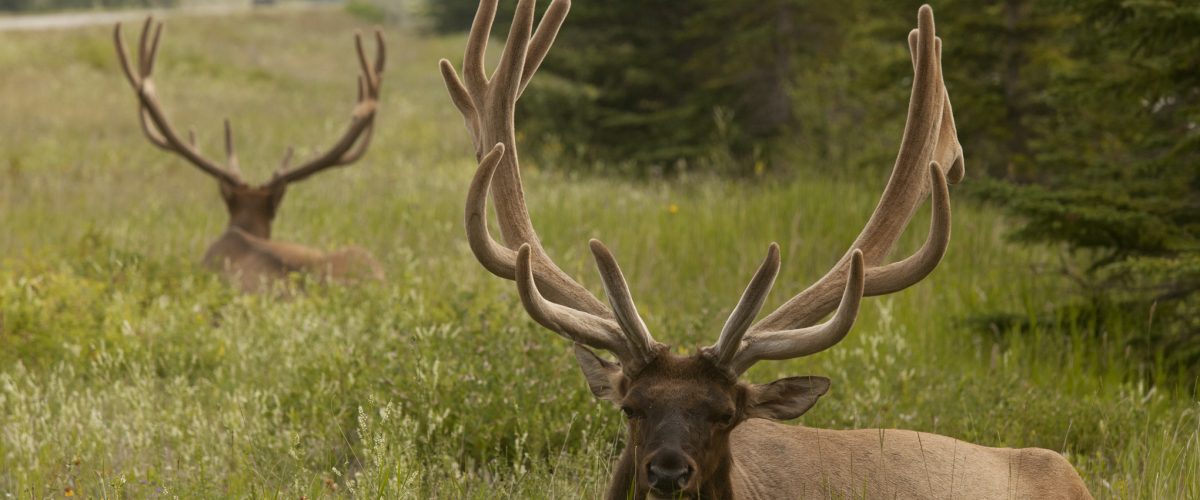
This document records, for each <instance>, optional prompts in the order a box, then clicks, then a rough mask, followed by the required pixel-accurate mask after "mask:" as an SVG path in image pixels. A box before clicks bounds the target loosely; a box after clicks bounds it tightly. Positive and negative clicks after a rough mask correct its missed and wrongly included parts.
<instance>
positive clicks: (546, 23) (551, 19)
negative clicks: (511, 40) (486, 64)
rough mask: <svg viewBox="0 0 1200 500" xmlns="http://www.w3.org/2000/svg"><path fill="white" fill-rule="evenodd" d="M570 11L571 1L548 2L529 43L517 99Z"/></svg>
mask: <svg viewBox="0 0 1200 500" xmlns="http://www.w3.org/2000/svg"><path fill="white" fill-rule="evenodd" d="M570 10H571V0H553V1H551V2H550V7H548V8H547V9H546V12H545V13H544V14H542V20H541V22H539V23H538V27H537V31H536V32H534V33H533V39H532V40H530V41H529V49H528V54H527V55H526V56H525V67H524V68H523V69H522V70H521V88H520V89H519V90H518V91H517V97H518V98H520V97H521V94H524V93H525V87H527V86H528V85H529V81H530V80H532V79H533V75H534V74H536V73H537V70H538V68H539V67H541V66H542V61H544V60H545V59H546V54H548V53H550V47H551V46H553V45H554V39H555V38H557V37H558V30H559V29H560V28H562V25H563V22H564V21H566V20H567V12H569V11H570Z"/></svg>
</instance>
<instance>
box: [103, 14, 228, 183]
mask: <svg viewBox="0 0 1200 500" xmlns="http://www.w3.org/2000/svg"><path fill="white" fill-rule="evenodd" d="M162 28H163V25H162V23H158V24H155V23H154V18H152V17H147V18H146V21H145V24H144V25H143V27H142V33H141V35H140V37H139V42H138V61H137V69H138V70H137V73H134V71H133V64H132V63H131V61H130V60H129V55H128V54H127V53H126V51H125V41H124V39H123V37H122V36H121V24H120V23H117V25H116V26H115V27H114V28H113V41H114V43H115V44H116V49H117V57H118V59H120V62H121V69H122V71H124V72H125V77H126V79H127V80H129V85H130V86H131V87H133V90H134V91H135V92H136V93H137V96H138V103H139V106H138V120H139V122H140V125H141V128H142V132H143V134H145V136H146V138H147V139H149V141H150V143H151V144H154V145H155V146H157V147H159V148H162V149H164V150H167V151H171V152H173V153H176V154H178V155H179V156H182V157H183V158H184V159H186V160H188V161H189V162H191V163H192V164H193V165H195V166H196V167H197V168H199V169H200V170H201V171H203V172H205V173H207V174H209V175H211V176H213V177H216V178H217V179H219V180H220V181H222V182H226V183H229V184H233V185H242V184H243V183H242V180H241V178H240V177H239V176H238V175H237V174H236V173H234V172H230V171H228V170H226V169H225V168H223V167H222V166H221V165H218V164H217V163H215V162H213V161H211V160H209V159H207V158H204V157H203V156H201V155H200V154H199V151H198V150H197V148H196V146H195V139H194V136H190V137H192V138H191V139H189V141H188V142H184V141H183V140H182V139H180V137H179V134H177V133H176V132H175V129H174V128H172V127H171V124H170V121H168V120H167V118H166V114H165V113H163V111H162V108H161V106H160V105H159V103H158V98H157V97H156V96H155V93H154V82H153V80H152V79H151V74H152V73H153V71H154V60H155V59H156V58H157V56H158V46H159V45H158V44H159V40H160V39H161V36H162ZM151 30H153V35H151Z"/></svg>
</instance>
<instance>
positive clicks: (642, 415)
mask: <svg viewBox="0 0 1200 500" xmlns="http://www.w3.org/2000/svg"><path fill="white" fill-rule="evenodd" d="M575 355H576V358H577V359H578V361H579V365H580V367H581V368H582V369H583V372H584V375H585V376H586V377H587V381H588V386H589V387H590V388H591V390H592V393H593V394H595V395H596V396H597V397H598V398H600V399H605V400H608V401H610V402H612V403H613V404H614V405H616V406H618V407H619V408H621V411H622V412H623V413H624V414H625V417H626V419H627V420H628V440H627V442H626V443H627V444H626V448H627V450H626V453H627V454H629V453H632V455H631V456H629V457H628V458H626V459H624V460H623V461H622V463H621V466H622V467H626V468H627V469H628V468H632V470H626V471H625V473H626V474H631V475H632V477H630V478H629V479H630V480H629V481H626V483H628V484H632V485H634V486H636V488H635V489H636V490H637V491H638V492H639V493H646V494H649V495H650V496H657V497H679V496H685V497H720V496H722V495H721V493H723V491H722V490H723V488H720V485H719V484H717V483H720V482H722V480H723V479H725V478H728V477H729V467H730V465H731V464H732V455H731V454H730V450H729V434H730V432H732V431H733V429H734V428H735V427H737V425H738V424H740V423H741V422H743V421H745V420H746V419H747V418H767V419H772V420H789V419H793V418H796V417H799V416H800V415H802V414H804V413H805V412H806V411H808V409H809V408H812V406H813V405H814V404H815V403H816V402H817V398H819V397H820V396H821V395H823V394H825V392H826V391H827V390H828V389H829V379H826V378H823V377H789V378H784V379H780V380H777V381H775V382H773V383H770V384H765V385H754V384H746V383H741V382H738V380H737V377H736V376H735V375H733V374H732V373H731V372H729V371H728V370H726V369H724V368H722V367H720V366H719V365H718V364H717V363H716V362H715V361H714V359H713V358H712V357H711V356H708V355H705V354H697V355H694V356H689V357H682V356H677V355H674V354H671V353H670V352H667V351H665V350H662V351H660V352H659V354H658V355H657V356H656V357H655V359H654V360H653V361H651V362H650V363H649V364H647V365H646V366H645V367H644V368H642V369H641V370H639V371H638V372H637V373H636V374H635V375H626V374H625V373H624V372H622V369H621V366H620V365H619V364H617V363H614V362H610V361H606V360H604V359H603V358H600V357H599V356H597V355H596V354H595V353H593V352H592V351H591V350H589V349H587V348H585V347H581V346H578V345H577V346H576V349H575ZM619 474H620V473H619Z"/></svg>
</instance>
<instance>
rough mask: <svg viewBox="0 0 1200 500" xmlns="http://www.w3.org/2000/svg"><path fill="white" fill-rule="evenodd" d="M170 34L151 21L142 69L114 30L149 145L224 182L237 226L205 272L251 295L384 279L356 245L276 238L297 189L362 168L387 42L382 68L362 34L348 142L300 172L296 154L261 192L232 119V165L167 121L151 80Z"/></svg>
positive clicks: (216, 246) (142, 46)
mask: <svg viewBox="0 0 1200 500" xmlns="http://www.w3.org/2000/svg"><path fill="white" fill-rule="evenodd" d="M162 27H163V25H162V23H154V20H153V19H151V18H147V19H146V24H145V26H143V28H142V34H141V38H140V40H139V43H138V54H137V67H136V68H134V67H133V66H132V64H131V62H130V59H129V56H128V55H126V52H125V44H124V41H123V39H122V36H121V25H120V24H119V23H118V24H117V25H116V27H115V29H114V30H113V38H114V40H115V42H116V47H117V55H118V57H119V58H120V60H121V68H122V69H124V71H125V77H126V78H127V79H128V80H129V84H130V85H131V86H132V87H133V90H134V92H136V93H137V99H138V118H139V120H140V122H141V126H142V132H143V133H144V134H145V135H146V138H147V139H149V140H150V143H151V144H154V145H155V146H158V147H159V148H160V149H162V150H164V151H168V152H171V153H175V154H177V155H179V156H181V157H183V159H185V160H187V161H188V162H189V163H191V164H192V165H195V166H196V167H197V168H199V169H200V171H202V172H204V173H206V174H208V175H210V176H212V177H214V178H216V179H217V184H218V185H219V186H220V191H221V197H222V198H223V199H224V200H225V208H226V210H227V211H228V212H229V225H228V227H227V228H226V229H225V232H224V233H223V234H222V235H221V237H220V238H217V241H215V242H213V244H212V245H210V246H209V247H208V250H207V251H206V252H205V253H204V265H205V266H206V267H208V268H210V269H214V270H216V271H219V272H221V273H222V274H224V275H225V276H226V277H227V278H229V279H231V280H233V281H234V282H235V283H236V284H237V285H238V286H239V287H240V288H241V289H242V290H245V291H254V290H257V289H259V287H261V286H263V285H264V284H265V283H267V282H270V281H273V280H277V279H279V278H283V277H285V276H287V275H288V274H289V273H292V272H303V273H310V274H313V275H315V276H317V277H318V278H319V279H322V280H332V281H338V282H352V281H356V280H360V279H376V280H381V279H383V268H382V267H381V266H380V265H379V263H378V262H376V261H375V259H374V257H372V256H371V254H370V253H369V252H367V251H366V250H364V249H362V248H359V247H353V246H352V247H346V248H342V249H339V250H336V251H333V252H328V253H326V252H322V251H319V250H315V249H312V248H309V247H305V246H302V245H297V244H294V243H285V242H280V241H274V240H272V239H271V222H272V221H273V220H274V219H275V215H276V213H277V212H278V209H279V204H280V202H282V201H283V195H284V193H285V192H286V191H287V188H288V185H289V184H291V183H293V182H298V181H301V180H304V179H307V178H308V177H309V176H311V175H313V174H316V173H318V172H320V171H322V170H325V169H327V168H331V167H340V166H344V165H349V164H351V163H354V162H355V161H358V159H359V158H362V156H363V154H364V153H366V151H367V147H368V146H369V145H370V143H371V134H372V132H373V131H374V128H375V112H376V110H377V109H378V107H379V91H380V85H381V84H382V82H383V80H382V76H381V75H382V73H383V67H384V59H385V55H386V52H385V46H384V42H383V35H382V34H381V33H380V32H379V31H376V32H375V41H376V45H377V51H376V54H375V60H374V62H369V61H368V59H367V55H366V52H365V51H364V49H363V42H362V37H361V36H358V35H355V40H354V41H355V45H356V48H357V50H358V61H359V65H360V67H361V70H362V74H361V75H360V76H359V78H358V102H357V104H356V106H355V107H354V111H353V113H352V114H351V117H350V125H349V126H348V127H347V129H346V131H345V133H344V134H343V135H342V137H341V138H340V139H338V141H337V142H336V143H334V145H333V147H331V148H329V149H328V150H326V151H325V152H323V153H322V154H320V155H319V156H317V157H316V158H313V159H311V160H309V161H307V162H305V163H303V164H301V165H297V166H294V167H292V166H290V165H289V163H290V161H291V157H292V149H291V148H289V149H288V151H287V153H286V154H285V156H284V159H283V162H282V163H281V164H280V166H279V168H278V169H277V170H276V171H275V173H274V174H273V175H272V176H271V180H269V181H267V182H266V183H263V184H259V185H257V186H255V185H251V184H248V183H247V182H246V181H244V180H242V176H241V170H240V169H239V167H238V159H237V154H236V152H235V151H234V145H233V131H232V129H231V127H230V124H229V120H225V162H224V164H222V163H219V162H217V161H214V160H212V159H209V158H207V157H205V156H204V155H203V154H201V152H200V149H199V148H198V147H197V145H196V138H195V135H194V134H193V133H192V132H191V131H189V132H188V135H187V139H186V140H185V139H183V138H182V137H181V136H180V134H179V133H178V132H176V131H175V128H174V127H172V126H171V123H170V121H169V120H167V117H166V113H165V112H164V111H163V109H162V106H161V105H160V104H159V101H158V96H157V94H156V92H155V87H154V81H153V80H152V79H151V74H152V73H153V71H154V63H155V59H156V58H157V56H158V42H159V38H160V36H161V35H162Z"/></svg>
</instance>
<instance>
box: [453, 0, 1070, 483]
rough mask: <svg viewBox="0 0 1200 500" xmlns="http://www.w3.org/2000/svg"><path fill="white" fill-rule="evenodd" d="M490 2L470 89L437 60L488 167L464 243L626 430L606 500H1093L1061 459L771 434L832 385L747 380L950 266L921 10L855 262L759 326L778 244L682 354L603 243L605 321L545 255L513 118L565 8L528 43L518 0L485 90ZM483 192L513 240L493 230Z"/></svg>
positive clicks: (949, 127) (949, 157)
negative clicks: (916, 219) (906, 93)
mask: <svg viewBox="0 0 1200 500" xmlns="http://www.w3.org/2000/svg"><path fill="white" fill-rule="evenodd" d="M496 6H497V0H482V2H481V3H480V6H479V8H478V11H477V12H476V17H475V21H474V24H473V26H472V28H471V33H470V35H469V38H468V42H467V48H466V55H465V61H464V63H463V68H462V69H463V73H462V79H460V78H459V76H458V74H457V73H456V72H455V70H454V68H453V67H452V66H451V65H450V63H449V62H447V61H445V60H442V61H441V71H442V75H443V77H444V79H445V81H446V85H447V88H448V89H449V92H450V97H451V100H452V101H453V103H454V104H455V106H456V107H457V108H458V109H459V111H461V112H462V114H463V117H464V118H465V120H466V125H467V129H468V131H469V132H470V136H471V139H472V142H473V143H474V146H475V152H476V156H477V160H479V167H478V169H477V170H476V172H475V176H474V179H473V180H472V182H471V185H470V189H469V192H468V195H467V204H466V227H467V238H468V242H469V244H470V247H471V250H472V252H473V253H474V255H475V257H476V259H477V260H478V261H479V263H480V264H482V265H483V267H484V268H486V269H487V270H489V271H491V272H492V273H493V274H496V275H497V276H500V277H502V278H505V279H508V280H513V281H516V285H517V290H518V293H519V295H520V299H521V303H522V304H523V305H524V307H525V310H526V311H527V312H528V313H529V315H530V316H531V317H532V318H533V319H534V320H535V321H536V322H537V323H539V324H541V325H542V326H544V327H545V328H547V329H549V330H552V331H554V332H556V333H558V334H559V335H562V336H563V337H565V338H567V339H568V340H570V341H572V342H574V343H575V344H574V345H575V357H576V359H577V361H578V362H579V365H580V366H581V368H582V370H583V373H584V375H585V377H586V379H587V382H588V385H589V386H590V388H591V391H592V392H593V393H594V394H595V395H596V396H597V397H598V398H600V399H604V400H608V401H610V402H612V403H613V404H615V405H616V406H618V407H620V409H621V411H622V412H624V414H625V416H626V417H627V419H628V437H627V439H626V445H625V449H624V451H623V453H622V455H621V457H620V458H619V459H618V461H617V463H616V465H615V469H614V470H615V472H614V477H613V478H612V482H611V486H610V488H609V492H608V498H612V499H617V498H628V497H633V498H639V499H640V498H647V497H690V498H829V497H833V498H843V497H845V498H864V497H866V498H1063V499H1066V498H1090V495H1089V493H1088V491H1087V489H1086V487H1085V486H1084V484H1083V482H1082V480H1081V479H1080V477H1079V475H1078V474H1077V473H1076V471H1075V469H1074V468H1073V467H1072V466H1071V464H1070V463H1068V462H1067V461H1066V460H1065V459H1064V458H1063V457H1062V456H1060V455H1059V454H1057V453H1055V452H1053V451H1050V450H1044V449H1037V448H1026V449H1006V448H988V447H984V446H978V445H974V444H971V443H966V442H962V441H958V440H955V439H952V438H949V437H945V436H939V435H934V434H927V433H921V432H914V431H906V430H894V429H887V430H883V429H869V430H824V429H813V428H807V427H801V426H791V425H784V424H780V423H776V422H774V421H778V420H789V419H793V418H796V417H798V416H800V415H801V414H803V413H804V412H805V411H807V410H808V409H809V408H811V407H812V406H813V405H814V404H815V403H816V401H817V399H818V398H819V397H820V396H821V395H823V394H825V392H826V391H827V390H828V389H829V385H830V382H829V380H828V379H826V378H824V377H812V376H810V377H789V378H784V379H780V380H776V381H774V382H771V383H769V384H750V383H746V382H742V381H739V378H740V376H741V375H742V374H743V373H745V372H746V370H747V369H748V368H750V367H751V366H752V365H753V364H755V363H756V362H758V361H761V360H784V359H791V358H797V357H801V356H807V355H811V354H814V353H817V352H820V351H823V350H825V349H828V348H830V347H832V346H834V345H835V344H837V343H838V342H839V341H841V340H842V339H843V338H845V336H846V334H847V333H848V332H849V331H850V328H851V326H852V325H853V324H854V320H855V317H856V315H857V313H858V309H859V303H860V300H861V299H862V297H863V296H864V295H865V296H872V295H883V294H888V293H893V292H898V291H900V290H903V289H905V288H907V287H909V286H912V285H913V284H915V283H917V282H919V281H920V280H922V279H923V278H925V277H926V276H927V275H928V274H929V273H930V272H932V271H933V269H934V268H935V267H936V266H937V264H938V262H939V261H940V260H941V258H942V256H943V254H944V252H945V250H946V247H947V244H948V243H949V238H950V204H949V203H950V194H949V189H948V186H947V184H948V183H955V182H958V181H959V180H961V179H962V176H963V156H962V149H961V147H960V146H959V143H958V139H957V133H956V131H955V126H954V117H953V114H952V112H951V108H950V100H949V98H948V97H947V93H946V88H945V85H944V83H943V80H942V74H941V62H940V58H941V41H940V40H939V39H938V38H937V37H936V36H935V34H934V22H933V11H932V10H931V9H930V8H929V7H928V6H924V7H921V9H920V11H919V13H918V28H917V29H916V30H914V31H912V32H911V33H910V34H909V37H908V42H909V49H910V51H911V52H912V59H913V66H914V71H915V73H916V76H915V79H914V82H913V89H912V95H911V99H910V101H909V109H908V120H907V124H906V126H905V130H904V136H903V139H902V141H901V144H900V150H899V153H898V156H897V159H896V163H895V166H894V168H893V170H892V174H891V179H890V180H889V182H888V184H887V187H886V188H884V190H883V195H882V197H881V199H880V201H879V204H878V206H877V208H876V209H875V212H874V214H873V215H872V216H871V218H870V219H869V220H868V221H867V223H866V226H865V227H864V228H863V230H862V232H861V233H860V234H859V236H858V238H857V239H856V240H855V241H854V243H853V244H852V245H851V247H850V250H849V251H848V252H846V254H845V255H844V256H843V257H842V258H841V259H840V260H839V261H838V262H837V264H835V265H834V266H833V267H832V268H831V269H830V270H829V272H828V273H826V274H825V276H824V277H822V278H821V279H820V280H818V281H817V282H816V283H815V284H813V285H812V286H810V287H808V288H807V289H805V290H804V291H802V292H800V293H799V294H798V295H796V296H795V297H793V298H792V299H791V300H789V301H787V302H786V303H785V304H784V305H782V306H780V307H779V309H777V310H775V311H774V312H772V313H770V314H768V315H767V316H766V317H764V318H763V319H761V320H760V321H758V322H754V319H755V317H756V316H757V315H758V313H759V310H760V308H761V307H762V306H763V303H764V301H765V299H766V297H767V294H768V292H769V290H770V289H771V286H772V285H773V283H774V281H775V276H776V273H777V272H778V270H779V265H780V257H779V247H778V246H777V245H775V244H772V245H771V246H770V248H769V249H768V251H767V257H766V259H765V260H764V261H763V262H762V265H761V266H760V267H759V269H758V271H757V273H755V275H754V277H753V278H752V279H751V281H750V284H749V285H748V286H747V287H746V289H745V291H744V293H743V294H742V297H741V300H740V302H739V303H738V304H737V306H736V307H734V309H733V312H732V313H731V314H730V316H729V319H728V320H727V321H726V323H725V325H724V328H723V329H722V330H721V333H720V336H719V337H718V339H717V341H716V343H714V344H713V345H711V346H708V347H705V348H702V349H700V351H699V352H698V353H696V354H693V355H690V356H681V355H677V354H674V353H672V352H671V350H670V348H669V347H668V346H666V345H664V344H661V343H659V342H657V341H655V339H654V338H653V337H652V336H651V334H650V332H649V331H648V329H647V328H646V325H645V323H643V322H642V319H641V318H640V317H639V315H638V312H637V308H636V307H635V306H634V302H633V299H632V298H631V295H630V291H629V287H628V286H627V284H626V281H625V279H624V277H623V276H622V273H621V269H620V267H619V266H618V265H617V261H616V259H615V258H614V257H613V254H612V253H611V252H609V250H608V249H607V248H605V246H604V245H603V244H601V243H600V242H599V241H596V240H592V242H591V251H592V254H593V256H594V257H595V260H596V266H597V268H598V269H599V273H600V277H601V279H602V283H603V285H604V291H605V294H606V295H607V297H608V302H609V304H610V306H611V307H609V306H605V305H604V304H603V303H602V302H600V300H599V299H597V298H596V297H595V296H593V295H592V294H590V293H589V292H588V290H587V289H586V288H584V287H583V286H582V285H581V284H579V283H578V282H576V281H575V280H573V279H572V278H571V277H570V276H569V275H567V274H566V273H564V272H563V271H562V270H561V269H560V268H559V267H558V266H557V265H555V263H554V262H553V261H552V260H551V259H550V258H549V257H548V256H547V255H546V252H545V250H544V249H543V247H542V245H541V244H540V242H539V240H538V237H537V234H536V232H535V231H534V228H533V224H532V222H531V221H530V218H529V213H528V210H527V208H526V205H525V200H524V196H525V195H524V191H523V188H522V185H521V176H520V172H519V168H518V160H517V150H516V147H515V146H516V143H515V140H514V139H515V134H514V128H515V125H514V119H513V116H514V109H515V105H516V102H517V100H518V98H519V97H520V96H521V94H522V92H523V91H524V90H525V88H526V86H527V85H528V83H529V81H530V79H531V78H532V77H533V75H534V73H535V72H536V71H537V69H538V66H539V65H540V64H541V62H542V60H543V59H544V58H545V56H546V53H547V51H548V50H549V49H550V46H551V45H552V44H553V41H554V38H555V36H556V35H557V32H558V30H559V28H560V27H561V26H562V23H563V21H564V20H565V18H566V16H567V11H568V9H569V6H570V1H569V0H553V1H552V2H551V3H550V6H549V7H548V9H547V10H546V12H545V14H544V16H543V17H542V20H541V22H540V24H539V25H538V26H537V29H536V31H534V29H533V25H534V0H520V3H519V4H518V6H517V11H516V15H515V18H514V20H513V23H512V28H511V30H510V31H509V35H508V40H507V44H506V46H505V48H504V50H503V53H502V55H501V57H500V61H499V63H498V64H499V66H498V67H497V68H496V70H495V72H494V73H493V74H492V75H491V77H490V78H489V77H487V76H486V75H485V73H484V52H485V50H486V44H487V41H488V34H489V32H490V30H491V25H492V22H493V19H494V16H495V12H496ZM493 145H494V146H493ZM489 192H490V193H491V196H492V199H493V201H494V205H495V209H496V212H497V219H498V222H499V226H500V230H501V235H502V237H503V239H504V243H503V244H502V243H500V242H498V241H496V240H494V239H493V238H492V236H491V235H490V234H489V231H488V225H487V199H488V194H489ZM927 196H929V197H931V198H932V211H933V217H932V222H931V227H930V230H929V236H928V239H927V240H926V242H925V243H924V245H923V246H922V247H921V248H920V249H919V250H917V251H916V252H915V253H914V254H913V255H911V256H909V257H907V258H905V259H903V260H900V261H897V262H892V263H885V260H884V259H885V257H887V255H888V253H889V252H890V250H891V249H892V247H893V246H894V245H895V243H896V240H897V239H898V238H899V236H900V235H901V233H902V232H903V231H904V229H905V227H906V226H907V225H908V223H909V222H910V220H911V218H912V216H913V214H914V212H916V210H917V208H918V207H919V205H920V204H921V203H922V201H923V200H924V199H925V198H926V197H927ZM831 312H832V313H833V316H832V318H830V319H829V320H828V321H826V322H824V323H820V324H817V323H818V321H820V320H821V319H822V318H823V317H824V316H826V315H827V314H829V313H831ZM592 349H600V350H604V351H608V352H610V353H612V354H613V355H614V356H615V357H616V358H617V361H616V362H613V361H608V360H605V359H604V358H601V357H600V356H597V355H596V354H595V353H594V352H593V351H592Z"/></svg>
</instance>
